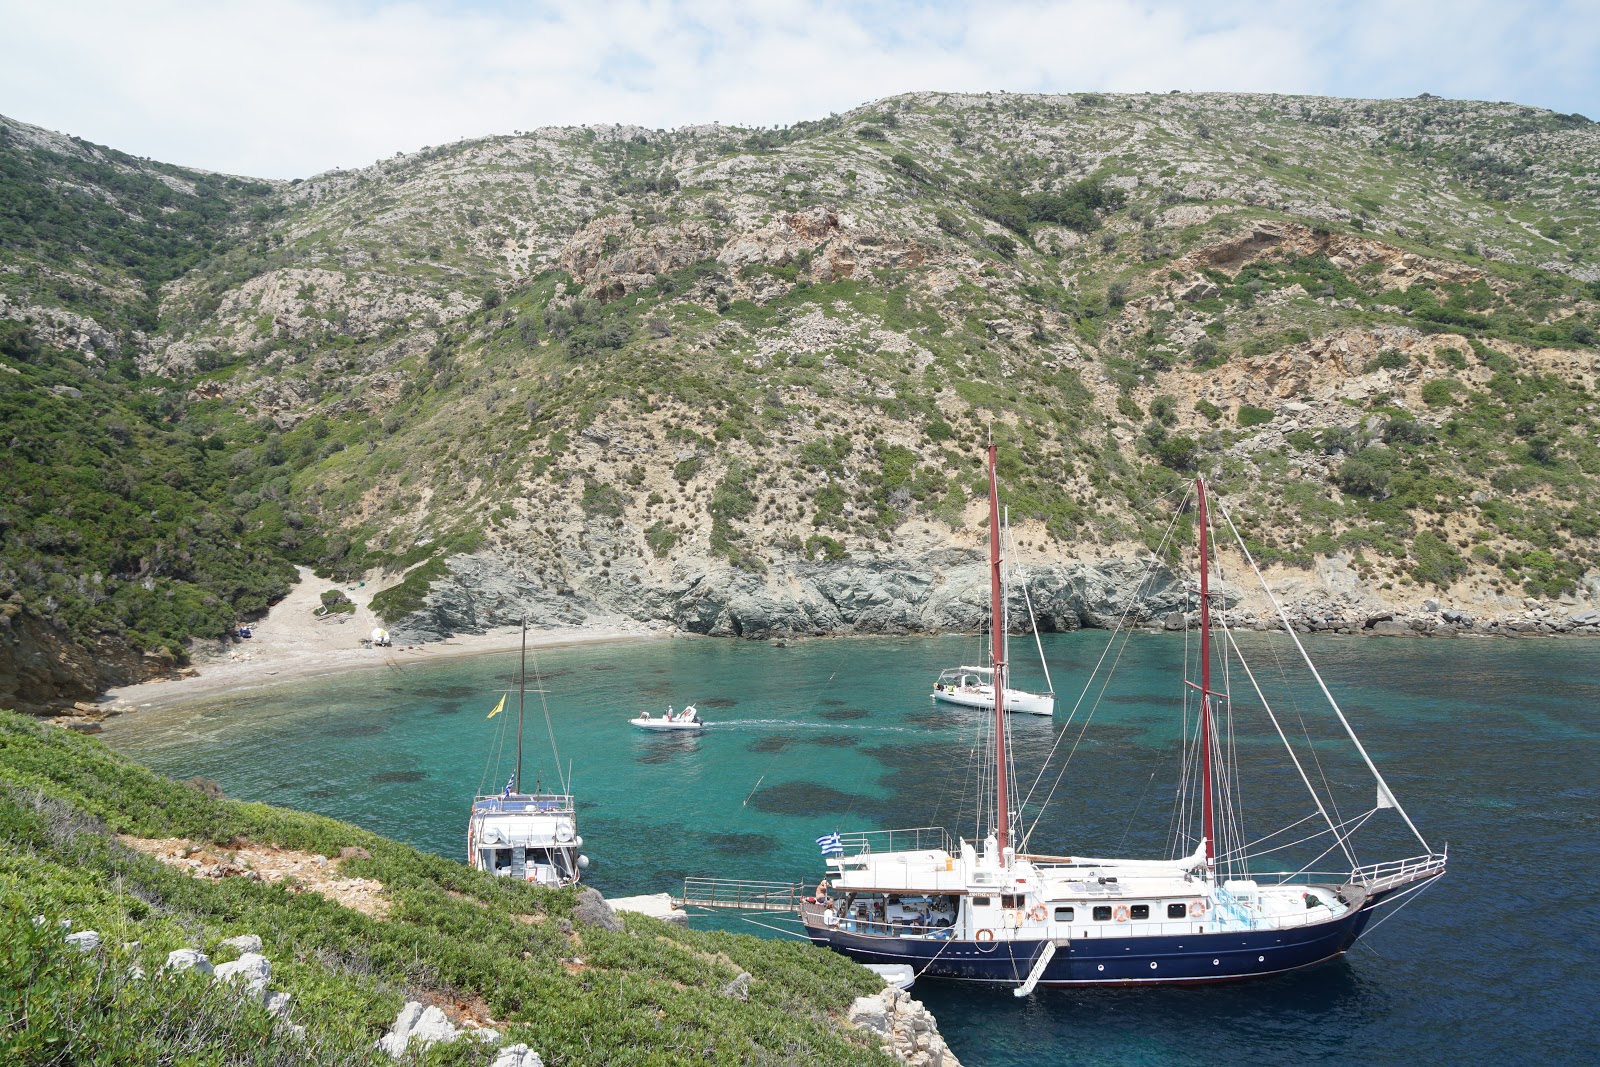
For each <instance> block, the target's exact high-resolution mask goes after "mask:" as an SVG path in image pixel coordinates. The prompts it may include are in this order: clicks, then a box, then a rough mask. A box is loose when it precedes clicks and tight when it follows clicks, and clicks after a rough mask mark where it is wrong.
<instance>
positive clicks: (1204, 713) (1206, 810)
mask: <svg viewBox="0 0 1600 1067" xmlns="http://www.w3.org/2000/svg"><path fill="white" fill-rule="evenodd" d="M1194 485H1195V495H1196V497H1197V499H1198V500H1199V502H1200V767H1201V771H1200V774H1201V783H1202V784H1201V788H1202V789H1203V790H1204V792H1205V796H1204V799H1203V800H1202V801H1201V806H1200V811H1201V816H1200V818H1201V822H1202V827H1201V833H1203V834H1204V835H1205V842H1206V867H1208V868H1210V867H1214V866H1216V840H1217V835H1216V827H1215V825H1214V824H1213V822H1212V819H1213V817H1214V816H1213V814H1212V811H1211V587H1210V582H1209V577H1210V573H1211V559H1210V554H1209V552H1208V550H1207V545H1206V536H1207V534H1208V532H1209V529H1208V528H1209V526H1210V522H1209V520H1208V519H1207V517H1206V480H1205V478H1204V476H1201V477H1199V478H1196V479H1195V480H1194Z"/></svg>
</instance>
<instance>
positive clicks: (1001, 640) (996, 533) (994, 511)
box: [989, 443, 1010, 862]
mask: <svg viewBox="0 0 1600 1067" xmlns="http://www.w3.org/2000/svg"><path fill="white" fill-rule="evenodd" d="M994 457H995V446H994V444H993V443H991V444H990V445H989V630H990V636H991V637H992V638H993V642H994V648H993V651H992V652H991V653H990V655H989V665H990V666H991V667H992V668H994V673H993V674H992V675H990V680H991V681H992V682H993V683H994V807H995V822H994V827H995V832H994V837H995V843H996V845H997V846H998V847H999V849H1000V856H1001V857H1002V862H1003V857H1004V856H1005V854H1006V845H1007V843H1008V842H1007V838H1008V837H1009V836H1010V827H1009V825H1008V823H1009V822H1010V813H1009V810H1008V804H1009V800H1008V798H1007V797H1006V658H1005V657H1006V645H1005V639H1006V635H1005V598H1004V596H1003V595H1002V593H1001V589H1000V492H999V490H998V489H997V488H996V487H995V475H994V466H995V458H994Z"/></svg>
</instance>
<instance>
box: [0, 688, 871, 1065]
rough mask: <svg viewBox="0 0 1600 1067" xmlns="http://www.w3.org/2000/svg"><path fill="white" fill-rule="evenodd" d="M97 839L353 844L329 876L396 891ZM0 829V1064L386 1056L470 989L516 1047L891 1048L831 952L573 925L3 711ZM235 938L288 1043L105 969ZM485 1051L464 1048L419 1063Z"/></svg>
mask: <svg viewBox="0 0 1600 1067" xmlns="http://www.w3.org/2000/svg"><path fill="white" fill-rule="evenodd" d="M110 833H130V834H135V835H139V836H146V837H167V836H182V837H188V838H190V839H193V840H197V841H208V842H213V843H215V844H218V845H223V846H226V845H227V844H228V843H229V842H236V841H240V840H244V839H248V840H249V841H252V842H257V843H267V844H274V845H279V846H282V847H287V848H295V849H302V850H307V851H312V852H320V853H322V854H324V855H330V856H334V857H337V856H338V854H339V849H340V848H341V847H343V846H358V847H361V848H365V849H367V850H368V851H369V852H370V853H371V855H372V858H371V859H365V860H348V861H345V862H344V864H343V867H344V869H345V870H346V871H347V872H348V873H349V874H350V875H351V876H359V877H365V878H375V879H378V880H379V881H381V882H383V884H384V885H385V887H386V890H387V892H388V894H389V895H390V896H391V897H392V899H393V902H394V907H393V909H392V912H391V914H390V917H389V918H388V919H385V920H377V919H372V918H369V917H367V916H364V915H361V914H358V913H356V912H353V911H350V910H348V909H345V908H343V907H341V906H339V905H337V904H334V903H331V902H329V901H327V900H325V899H323V898H321V897H319V896H316V895H315V894H312V893H301V894H295V893H291V892H289V891H287V890H286V889H285V888H283V887H282V886H281V885H280V886H268V885H265V884H261V883H255V882H251V881H249V880H247V879H244V878H230V879H226V880H224V881H220V882H209V881H202V880H198V879H195V878H191V877H189V876H187V875H183V874H179V873H177V872H175V871H173V870H171V869H169V868H167V867H164V866H162V865H161V864H159V863H158V862H156V861H154V860H152V859H150V858H148V857H145V856H142V855H140V854H137V853H134V852H132V851H130V850H127V849H124V848H123V847H121V846H119V845H117V844H115V843H114V842H112V841H110V840H108V834H110ZM0 840H3V841H4V842H5V847H4V848H3V849H0V893H3V895H4V897H5V899H4V906H3V907H0V915H3V917H4V918H3V919H0V959H4V960H5V961H6V963H7V964H8V966H6V967H4V968H0V973H3V974H4V976H5V977H4V978H0V1058H6V1062H8V1063H10V1062H20V1063H30V1064H31V1063H38V1064H43V1063H77V1062H88V1061H87V1058H86V1057H87V1056H88V1055H89V1054H90V1053H91V1051H94V1049H95V1044H96V1042H105V1043H106V1044H105V1045H104V1047H103V1048H101V1049H100V1051H101V1054H102V1055H109V1056H110V1059H107V1060H106V1061H105V1062H130V1057H133V1058H138V1057H136V1056H135V1052H139V1053H141V1054H142V1055H148V1056H149V1057H150V1058H151V1059H154V1058H157V1056H158V1055H159V1056H161V1057H167V1056H173V1055H176V1054H177V1052H178V1050H179V1049H180V1047H183V1044H184V1042H185V1041H191V1042H193V1043H192V1044H190V1045H189V1049H190V1051H191V1053H192V1054H193V1055H194V1056H195V1057H196V1058H195V1059H194V1060H192V1061H188V1062H204V1063H247V1062H248V1063H302V1062H304V1063H313V1062H314V1063H319V1064H321V1063H380V1062H388V1061H387V1060H386V1059H385V1057H383V1056H381V1055H380V1054H378V1053H376V1052H374V1051H372V1050H371V1048H370V1046H371V1043H372V1042H373V1041H374V1040H375V1039H376V1038H377V1037H378V1036H379V1034H380V1033H381V1032H382V1031H383V1029H384V1028H385V1027H386V1026H387V1024H388V1023H389V1022H391V1021H392V1020H393V1018H394V1015H395V1013H396V1012H397V1011H398V1010H399V1007H400V1005H401V1003H402V1002H403V1001H404V1000H405V999H406V998H407V996H408V995H412V994H415V993H418V992H425V993H432V994H443V995H448V996H451V997H454V998H467V999H473V998H478V999H481V1002H482V1003H483V1004H485V1005H486V1006H487V1009H488V1010H489V1012H490V1013H492V1016H493V1018H494V1019H496V1020H497V1021H502V1022H504V1023H505V1025H504V1026H503V1027H502V1029H504V1030H505V1031H506V1032H507V1034H508V1038H507V1040H508V1041H526V1042H528V1043H529V1044H530V1045H531V1046H532V1047H534V1048H535V1049H537V1050H538V1051H539V1052H540V1054H541V1055H542V1056H543V1057H544V1062H545V1063H547V1064H551V1065H560V1064H579V1063H608V1064H671V1063H688V1062H695V1063H703V1062H710V1063H717V1064H780V1063H794V1062H807V1063H817V1064H832V1063H839V1064H844V1063H878V1062H887V1061H886V1060H884V1058H883V1057H882V1055H881V1054H880V1053H878V1052H877V1051H876V1050H875V1049H869V1048H867V1047H864V1046H863V1045H862V1044H859V1043H856V1042H853V1041H851V1040H850V1039H848V1038H846V1037H845V1036H844V1035H843V1033H842V1032H841V1029H840V1027H839V1025H838V1024H837V1022H836V1017H837V1014H838V1013H839V1012H840V1011H842V1010H843V1009H844V1008H846V1007H848V1005H849V1002H850V1000H851V998H852V997H854V996H856V995H860V994H862V993H867V992H871V991H872V989H873V988H874V985H875V982H876V979H873V978H872V977H871V976H870V975H867V974H866V973H865V972H863V971H862V970H861V969H860V968H858V967H856V966H855V965H854V964H852V963H850V962H848V961H846V960H844V959H843V958H842V957H839V956H835V955H833V954H831V953H825V952H819V951H816V950H813V949H811V948H810V947H809V946H806V945H802V944H798V943H777V942H768V941H762V940H758V939H756V938H752V937H746V936H741V935H727V934H708V933H695V932H690V931H686V930H682V929H679V928H676V927H673V926H669V925H667V924H665V923H661V922H658V921H656V920H653V919H647V918H643V917H639V916H627V917H626V919H625V922H626V926H627V928H626V930H625V931H623V932H616V933H613V932H608V931H604V930H599V929H595V928H591V927H579V928H578V929H577V930H575V931H573V932H570V933H569V932H567V931H568V930H570V929H571V927H570V924H569V923H567V922H563V920H564V919H567V918H569V917H570V914H571V909H572V906H573V900H574V893H572V892H570V891H569V892H552V891H547V890H542V889H539V888H537V887H533V886H527V885H523V884H512V883H509V882H507V881H505V880H497V879H494V878H492V877H489V876H487V875H483V874H480V873H478V872H474V871H470V870H467V869H466V868H465V867H462V866H461V865H459V864H457V863H453V862H451V861H449V860H446V859H443V858H441V857H438V856H433V855H428V854H425V853H420V852H417V851H416V850H414V849H411V848H409V847H407V846H405V845H401V844H398V843H396V842H394V841H389V840H386V839H384V838H380V837H377V836H375V835H373V834H369V833H366V832H364V831H362V830H359V829H357V828H355V827H353V826H349V825H347V824H343V823H339V822H335V821H333V820H330V819H324V818H320V817H318V816H312V815H306V814H302V813H299V812H294V811H288V810H284V809H279V808H272V807H268V806H266V805H261V804H246V803H239V802H236V801H231V800H225V799H223V800H214V799H210V798H208V797H206V796H205V795H203V794H202V793H200V792H198V791H196V790H194V789H191V788H188V787H186V786H183V785H180V784H178V783H176V782H173V781H170V780H168V779H164V778H161V777H159V776H157V775H155V774H152V773H151V772H149V771H147V770H145V769H144V768H142V767H140V766H138V765H137V764H134V763H132V762H130V761H128V760H126V759H124V758H122V757H119V756H117V755H115V754H113V753H112V752H110V751H109V750H108V749H106V748H105V747H104V746H103V745H101V744H100V743H99V742H97V741H94V740H92V739H89V738H84V737H80V736H76V735H73V734H70V733H67V732H65V731H58V730H55V729H51V728H47V727H41V726H38V725H35V724H34V723H32V722H29V721H27V720H25V719H22V718H20V717H18V716H15V715H12V714H10V713H4V712H0ZM36 914H43V915H45V916H47V918H48V919H49V920H50V922H51V925H52V927H53V925H54V922H55V921H56V920H57V919H59V918H70V919H71V920H72V922H73V927H74V929H79V930H82V929H95V930H98V931H99V932H100V933H101V935H102V937H103V939H104V943H105V947H104V948H102V950H101V951H100V953H99V954H97V955H95V956H92V957H83V958H79V957H77V956H76V955H75V954H74V955H73V956H71V957H68V956H67V955H66V954H65V953H64V952H63V951H62V950H61V949H59V948H58V947H55V942H54V941H53V940H49V939H44V940H41V938H40V937H39V936H38V935H36V934H34V933H33V932H32V926H31V924H30V923H29V922H28V917H30V916H33V915H36ZM518 916H523V917H531V920H532V921H528V920H527V918H524V919H523V920H522V921H519V920H518V918H517V917H518ZM239 933H256V934H259V935H260V936H261V938H262V940H263V942H264V944H265V948H264V952H265V954H266V955H267V957H268V958H269V959H271V960H272V961H273V978H272V988H274V989H282V990H286V991H288V992H289V993H291V994H292V995H293V997H294V1002H293V1008H292V1012H291V1018H292V1019H293V1021H295V1022H297V1023H301V1024H304V1025H306V1026H307V1027H308V1031H307V1035H306V1043H305V1044H304V1045H303V1046H302V1045H300V1044H299V1043H298V1042H297V1040H296V1039H294V1038H291V1037H289V1036H288V1035H287V1034H286V1033H284V1032H282V1031H274V1030H273V1028H272V1026H271V1023H270V1020H269V1019H268V1018H267V1016H266V1015H265V1013H264V1012H262V1011H258V1010H256V1009H253V1008H252V1009H248V1010H241V1009H237V1008H235V1007H231V1006H229V1004H228V1003H227V1001H226V999H225V998H218V997H216V996H215V995H214V994H212V995H209V996H208V995H205V994H204V993H203V987H202V986H201V985H200V984H199V983H198V982H197V981H196V982H188V981H177V982H174V981H171V980H162V981H160V982H156V981H153V980H146V981H145V982H142V983H130V982H127V981H125V980H123V979H122V978H121V977H120V976H121V975H123V974H124V973H125V971H126V968H127V966H128V965H129V964H132V963H135V962H137V963H139V964H140V965H141V966H142V967H143V968H144V969H145V971H146V972H147V973H149V974H152V975H154V974H155V973H156V971H157V970H158V969H159V967H160V965H161V963H162V962H163V961H164V960H165V958H166V954H167V953H168V952H169V951H170V950H172V949H174V948H179V947H185V946H198V947H201V948H203V949H207V950H215V949H216V948H217V945H218V942H220V941H221V940H223V939H224V938H227V937H230V936H233V935H235V934H239ZM134 941H136V942H138V943H139V944H138V946H137V947H134V948H130V947H128V945H127V944H126V943H127V942H134ZM225 955H226V953H222V954H220V955H219V956H217V957H216V958H217V959H219V961H220V959H221V958H223V957H224V956H225ZM579 959H581V960H582V961H583V962H582V963H581V964H579V963H576V962H575V961H577V960H579ZM740 969H742V970H746V971H748V972H750V974H751V975H752V976H753V980H752V981H751V983H750V1000H749V1001H748V1002H741V1001H738V1000H734V999H731V998H727V997H723V996H720V995H719V994H718V990H719V989H720V988H721V987H722V986H723V985H724V984H726V983H727V982H729V981H730V980H732V979H733V978H734V976H735V975H736V973H737V972H738V970H740ZM168 1016H170V1018H168ZM180 1024H181V1025H180ZM197 1035H198V1036H197ZM141 1040H142V1041H145V1042H146V1044H145V1045H143V1046H140V1045H137V1044H135V1043H136V1042H138V1041H141ZM8 1049H9V1050H10V1051H11V1054H12V1055H13V1056H15V1057H17V1058H15V1059H13V1058H10V1057H7V1056H5V1053H6V1051H7V1050H8ZM119 1057H120V1058H119ZM487 1058H488V1054H487V1053H485V1052H482V1051H478V1050H473V1049H470V1048H467V1047H465V1046H464V1045H462V1046H458V1047H454V1048H447V1049H439V1050H435V1051H434V1052H431V1053H430V1054H429V1055H428V1057H427V1058H426V1060H425V1062H429V1063H479V1062H486V1060H487Z"/></svg>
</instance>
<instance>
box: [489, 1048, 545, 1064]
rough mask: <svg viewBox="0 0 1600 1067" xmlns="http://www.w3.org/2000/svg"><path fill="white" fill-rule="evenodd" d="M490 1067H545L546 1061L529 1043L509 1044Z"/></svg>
mask: <svg viewBox="0 0 1600 1067" xmlns="http://www.w3.org/2000/svg"><path fill="white" fill-rule="evenodd" d="M490 1067H544V1061H543V1060H541V1059H540V1058H539V1054H538V1053H537V1052H535V1051H533V1050H532V1049H531V1048H529V1047H528V1046H527V1045H507V1046H506V1047H505V1048H503V1049H501V1050H500V1053H499V1055H497V1056H495V1058H494V1063H493V1064H491V1065H490Z"/></svg>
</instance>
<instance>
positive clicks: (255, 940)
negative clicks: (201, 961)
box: [222, 934, 261, 952]
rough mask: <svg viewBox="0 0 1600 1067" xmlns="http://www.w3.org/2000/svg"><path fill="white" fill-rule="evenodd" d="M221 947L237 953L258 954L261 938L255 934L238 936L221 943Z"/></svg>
mask: <svg viewBox="0 0 1600 1067" xmlns="http://www.w3.org/2000/svg"><path fill="white" fill-rule="evenodd" d="M222 947H223V948H231V949H234V950H235V951H237V952H260V951H261V938H259V937H257V936H256V935H255V934H240V935H239V936H238V937H230V938H228V939H227V940H226V941H224V942H222Z"/></svg>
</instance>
